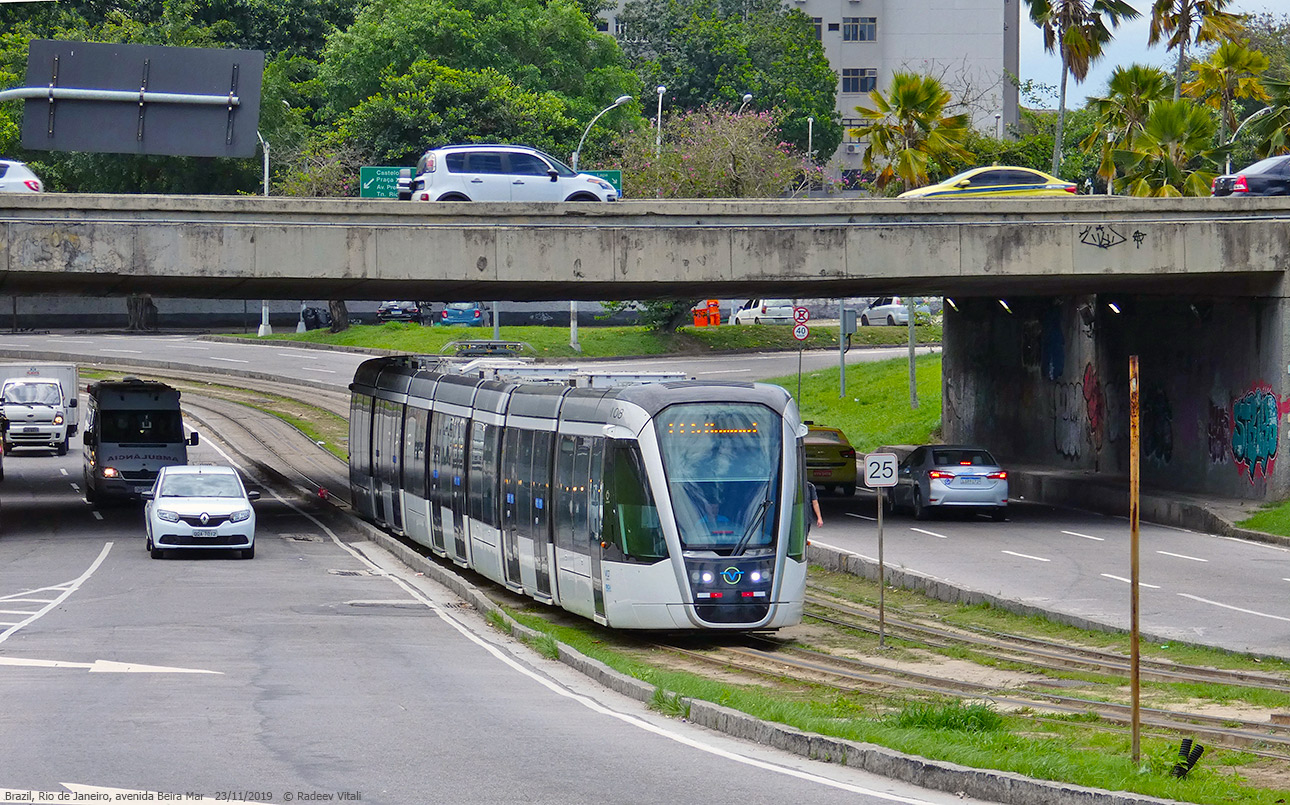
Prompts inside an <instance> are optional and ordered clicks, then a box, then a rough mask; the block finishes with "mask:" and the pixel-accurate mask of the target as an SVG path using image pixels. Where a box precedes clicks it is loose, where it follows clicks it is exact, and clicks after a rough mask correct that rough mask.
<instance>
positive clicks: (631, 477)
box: [603, 442, 667, 562]
mask: <svg viewBox="0 0 1290 805" xmlns="http://www.w3.org/2000/svg"><path fill="white" fill-rule="evenodd" d="M605 506H606V508H607V509H608V513H609V516H608V517H607V518H606V519H605V521H604V524H603V525H604V538H605V541H606V542H608V543H609V544H610V546H611V547H613V548H616V549H617V552H621V555H622V558H625V559H627V560H629V561H638V562H654V561H657V560H659V559H664V558H666V557H667V543H666V542H665V541H664V540H663V529H662V528H661V527H660V525H659V520H658V509H657V508H656V507H655V505H654V495H653V493H652V492H651V490H650V488H649V485H648V482H647V480H646V476H645V467H644V465H643V462H642V461H641V454H640V449H639V448H638V447H637V446H636V444H635V443H632V442H628V443H618V442H613V443H611V444H610V448H609V455H608V461H607V466H606V467H605ZM613 553H615V552H612V551H611V552H608V553H607V557H608V558H616V557H615V556H614V555H613Z"/></svg>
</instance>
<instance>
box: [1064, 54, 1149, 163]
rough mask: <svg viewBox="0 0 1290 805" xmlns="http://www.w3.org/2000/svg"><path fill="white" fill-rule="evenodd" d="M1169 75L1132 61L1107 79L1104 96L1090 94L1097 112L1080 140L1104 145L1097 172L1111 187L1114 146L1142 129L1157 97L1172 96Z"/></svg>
mask: <svg viewBox="0 0 1290 805" xmlns="http://www.w3.org/2000/svg"><path fill="white" fill-rule="evenodd" d="M1169 93H1170V86H1169V76H1168V75H1166V74H1165V71H1164V70H1161V69H1160V68H1159V67H1151V66H1148V65H1144V64H1131V65H1129V66H1128V67H1116V68H1115V70H1114V71H1112V73H1111V80H1110V81H1109V82H1108V83H1107V93H1106V97H1105V98H1089V99H1088V106H1089V108H1090V109H1092V110H1093V112H1094V113H1096V115H1097V122H1096V123H1095V124H1094V127H1093V131H1092V133H1091V134H1089V135H1088V137H1086V138H1084V140H1083V142H1081V143H1080V147H1081V148H1083V149H1085V150H1092V149H1094V148H1101V149H1102V162H1101V164H1100V165H1099V166H1098V169H1097V173H1098V175H1099V176H1101V177H1103V178H1105V179H1106V183H1107V186H1108V187H1110V186H1111V184H1112V183H1113V182H1114V181H1115V160H1114V159H1113V157H1112V154H1113V152H1114V151H1115V149H1117V148H1119V149H1124V148H1127V147H1128V144H1129V141H1130V140H1131V139H1132V137H1133V136H1134V135H1135V134H1136V133H1138V132H1140V131H1142V126H1143V124H1144V123H1145V122H1146V119H1147V114H1148V113H1149V112H1150V108H1151V104H1152V103H1153V102H1155V101H1162V100H1166V99H1167V98H1168V97H1169Z"/></svg>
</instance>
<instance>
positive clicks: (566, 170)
mask: <svg viewBox="0 0 1290 805" xmlns="http://www.w3.org/2000/svg"><path fill="white" fill-rule="evenodd" d="M533 150H534V151H537V153H539V154H541V155H542V158H543V159H545V160H546V161H547V162H550V163H551V167H553V168H555V169H556V170H557V171H559V172H560V175H561V176H577V175H578V172H577V171H575V170H574V169H573V168H570V167H569V166H568V165H566V164H564V163H563V162H561V161H560V160H558V159H556V158H555V157H553V156H551V155H550V154H548V153H547V152H545V151H538V149H536V148H534V149H533Z"/></svg>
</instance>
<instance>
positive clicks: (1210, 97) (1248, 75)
mask: <svg viewBox="0 0 1290 805" xmlns="http://www.w3.org/2000/svg"><path fill="white" fill-rule="evenodd" d="M1195 69H1196V79H1195V80H1194V81H1190V82H1188V83H1186V84H1184V85H1183V91H1184V92H1186V93H1187V94H1188V95H1189V96H1191V97H1193V98H1195V99H1196V100H1198V101H1201V102H1202V103H1204V104H1206V105H1207V106H1210V107H1212V108H1214V109H1217V110H1218V113H1219V118H1218V119H1219V123H1220V128H1219V141H1220V142H1221V143H1226V142H1227V139H1228V134H1229V133H1230V132H1234V131H1236V128H1237V126H1238V125H1239V124H1238V123H1237V120H1236V111H1235V108H1234V104H1235V102H1236V100H1237V99H1238V98H1253V99H1256V100H1260V101H1266V100H1267V99H1268V93H1267V91H1266V90H1264V89H1263V85H1262V84H1260V83H1259V76H1261V75H1262V74H1263V71H1264V70H1267V69H1268V58H1267V57H1266V56H1264V55H1263V54H1262V53H1259V52H1258V51H1257V50H1247V49H1246V48H1245V47H1243V46H1241V45H1240V44H1238V43H1236V42H1224V43H1222V44H1221V45H1219V46H1218V48H1217V49H1215V50H1214V52H1213V53H1211V54H1210V57H1209V59H1208V60H1207V61H1203V62H1199V63H1197V64H1196V67H1195Z"/></svg>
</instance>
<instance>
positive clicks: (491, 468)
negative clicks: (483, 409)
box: [479, 425, 502, 527]
mask: <svg viewBox="0 0 1290 805" xmlns="http://www.w3.org/2000/svg"><path fill="white" fill-rule="evenodd" d="M501 439H502V429H501V428H499V427H497V426H496V425H485V426H484V455H483V472H482V474H481V476H480V477H481V479H482V482H481V483H480V487H481V488H480V490H479V505H480V519H481V520H482V521H484V522H485V523H488V524H489V525H491V526H493V527H500V526H501V517H500V516H499V515H498V510H497V490H498V477H497V475H498V455H497V451H498V446H499V444H500V442H501Z"/></svg>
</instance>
